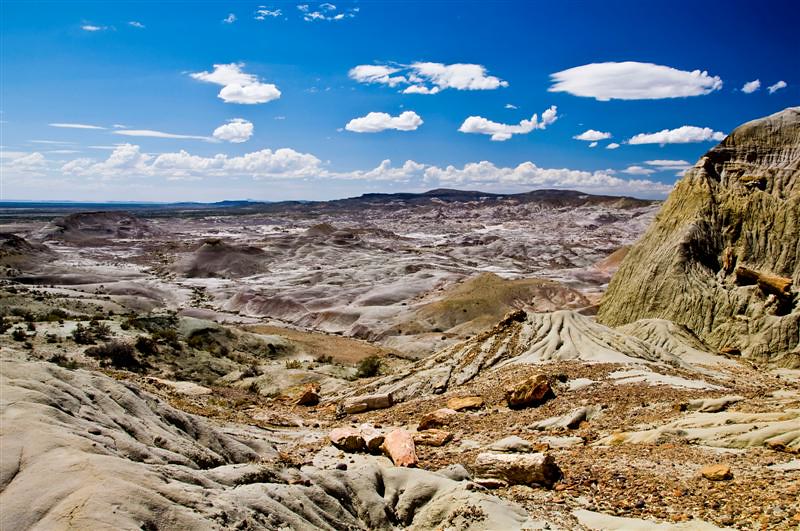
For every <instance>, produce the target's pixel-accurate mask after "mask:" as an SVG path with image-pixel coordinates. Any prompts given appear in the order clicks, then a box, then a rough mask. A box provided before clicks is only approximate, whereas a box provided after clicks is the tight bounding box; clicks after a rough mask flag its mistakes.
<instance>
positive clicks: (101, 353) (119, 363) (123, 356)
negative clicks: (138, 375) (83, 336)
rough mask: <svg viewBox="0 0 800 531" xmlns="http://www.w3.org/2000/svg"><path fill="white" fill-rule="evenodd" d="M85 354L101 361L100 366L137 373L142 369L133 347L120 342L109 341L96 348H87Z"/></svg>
mask: <svg viewBox="0 0 800 531" xmlns="http://www.w3.org/2000/svg"><path fill="white" fill-rule="evenodd" d="M85 353H86V355H87V356H89V357H92V358H96V359H99V360H101V363H102V364H104V365H110V366H112V367H114V368H116V369H129V370H132V371H137V370H139V369H141V368H142V364H141V363H140V362H139V360H138V359H137V358H136V354H135V350H134V348H133V346H131V345H130V344H128V343H124V342H122V341H109V342H108V343H104V344H102V345H98V346H96V347H89V348H87V349H86V351H85Z"/></svg>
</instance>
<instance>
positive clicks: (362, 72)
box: [349, 62, 508, 94]
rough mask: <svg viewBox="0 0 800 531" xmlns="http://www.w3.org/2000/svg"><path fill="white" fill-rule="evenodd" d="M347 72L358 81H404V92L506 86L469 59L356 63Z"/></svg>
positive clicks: (490, 88) (392, 85)
mask: <svg viewBox="0 0 800 531" xmlns="http://www.w3.org/2000/svg"><path fill="white" fill-rule="evenodd" d="M395 74H397V75H395ZM349 75H350V78H351V79H354V80H356V81H358V82H360V83H379V84H384V85H389V86H390V87H396V86H398V85H407V86H406V87H405V89H404V90H403V93H404V94H438V93H439V92H441V91H442V90H445V89H449V88H451V89H455V90H494V89H497V88H500V87H507V86H508V82H507V81H503V80H502V79H500V78H498V77H495V76H490V75H488V72H487V70H486V67H485V66H483V65H478V64H469V63H455V64H449V65H447V64H444V63H431V62H417V63H412V64H410V65H393V64H383V65H358V66H356V67H354V68H352V69H351V70H350V72H349Z"/></svg>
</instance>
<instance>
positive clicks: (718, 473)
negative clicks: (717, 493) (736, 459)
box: [700, 463, 733, 481]
mask: <svg viewBox="0 0 800 531" xmlns="http://www.w3.org/2000/svg"><path fill="white" fill-rule="evenodd" d="M700 475H701V476H703V477H704V478H706V479H707V480H709V481H727V480H729V479H733V472H731V467H730V466H728V465H725V464H722V463H718V464H715V465H707V466H704V467H703V468H701V469H700Z"/></svg>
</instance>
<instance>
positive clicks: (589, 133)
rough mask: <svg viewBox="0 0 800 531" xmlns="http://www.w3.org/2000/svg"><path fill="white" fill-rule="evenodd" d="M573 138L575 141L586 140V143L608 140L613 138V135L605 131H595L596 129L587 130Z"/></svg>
mask: <svg viewBox="0 0 800 531" xmlns="http://www.w3.org/2000/svg"><path fill="white" fill-rule="evenodd" d="M572 138H574V139H575V140H584V141H586V142H597V141H598V140H606V139H608V138H611V133H606V132H603V131H595V130H594V129H587V130H586V131H584V132H583V133H581V134H579V135H575V136H573V137H572Z"/></svg>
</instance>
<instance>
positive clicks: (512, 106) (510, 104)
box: [505, 103, 519, 109]
mask: <svg viewBox="0 0 800 531" xmlns="http://www.w3.org/2000/svg"><path fill="white" fill-rule="evenodd" d="M505 108H506V109H518V108H519V107H517V106H516V105H514V104H513V103H506V104H505Z"/></svg>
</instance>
